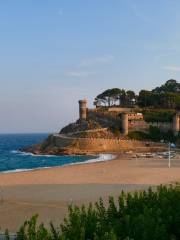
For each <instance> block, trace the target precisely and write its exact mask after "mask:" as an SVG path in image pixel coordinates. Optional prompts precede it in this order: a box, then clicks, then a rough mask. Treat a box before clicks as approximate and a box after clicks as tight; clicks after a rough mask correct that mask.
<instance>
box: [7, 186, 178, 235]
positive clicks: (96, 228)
mask: <svg viewBox="0 0 180 240" xmlns="http://www.w3.org/2000/svg"><path fill="white" fill-rule="evenodd" d="M179 226H180V186H179V185H170V186H159V187H157V189H156V190H154V191H153V190H152V189H151V188H149V190H148V191H139V192H134V193H127V194H126V193H124V192H121V194H120V196H119V198H118V201H115V200H114V198H113V197H109V204H108V206H107V207H105V205H104V203H103V200H102V199H100V200H99V202H97V203H96V204H95V205H92V204H89V206H88V207H85V206H82V207H77V206H70V207H69V215H68V218H67V219H65V220H64V222H63V223H62V225H61V230H59V229H56V228H55V227H54V226H53V225H52V224H51V227H50V228H48V229H46V228H45V227H44V225H43V224H40V225H38V224H37V216H34V217H32V219H31V220H30V221H26V222H25V223H24V224H23V226H22V227H21V228H20V230H19V231H18V237H17V240H21V239H23V240H130V239H131V240H140V239H141V240H152V239H153V240H178V239H180V227H179ZM7 234H8V232H7ZM6 239H8V238H6Z"/></svg>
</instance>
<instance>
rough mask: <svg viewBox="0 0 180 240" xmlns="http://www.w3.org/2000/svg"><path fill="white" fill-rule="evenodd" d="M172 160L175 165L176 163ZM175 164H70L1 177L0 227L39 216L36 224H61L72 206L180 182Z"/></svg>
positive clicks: (129, 159)
mask: <svg viewBox="0 0 180 240" xmlns="http://www.w3.org/2000/svg"><path fill="white" fill-rule="evenodd" d="M175 161H176V162H175ZM179 166H180V165H179V161H178V160H174V163H172V167H171V168H168V164H167V160H161V159H159V160H157V159H133V158H132V156H129V155H127V156H124V157H122V156H119V157H117V159H115V160H110V161H104V162H97V163H89V164H79V165H70V166H64V167H56V168H50V169H41V170H34V171H29V172H19V173H1V174H0V186H1V191H0V216H1V217H0V226H1V228H2V229H4V228H9V229H10V231H16V230H17V228H18V227H19V226H20V224H21V223H23V221H24V220H26V219H27V218H29V217H31V216H32V215H33V214H35V213H38V214H39V216H40V218H39V219H40V221H43V222H44V223H45V224H48V223H49V222H50V221H53V222H54V223H55V224H59V223H60V222H61V221H62V219H63V218H64V216H65V215H66V213H67V206H68V205H69V204H70V203H76V204H78V205H81V204H82V203H85V204H87V203H88V202H90V201H92V202H94V201H97V200H98V199H99V197H103V199H105V201H107V199H108V196H109V195H113V196H115V197H116V196H118V195H119V193H120V192H121V190H122V189H123V190H125V191H134V190H139V189H147V188H148V186H150V185H151V186H156V185H159V184H168V183H173V182H178V181H180V168H179Z"/></svg>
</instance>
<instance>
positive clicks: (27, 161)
mask: <svg viewBox="0 0 180 240" xmlns="http://www.w3.org/2000/svg"><path fill="white" fill-rule="evenodd" d="M47 136H48V134H0V172H18V171H28V170H32V169H38V168H49V167H55V166H63V165H67V164H78V163H84V162H86V163H91V162H96V161H105V160H109V159H112V158H113V156H112V155H110V154H100V155H99V156H50V155H45V156H44V155H38V156H37V155H33V154H29V153H24V152H20V151H19V149H21V148H23V147H26V146H29V145H32V144H36V143H40V142H42V141H43V140H44V139H45V138H46V137H47Z"/></svg>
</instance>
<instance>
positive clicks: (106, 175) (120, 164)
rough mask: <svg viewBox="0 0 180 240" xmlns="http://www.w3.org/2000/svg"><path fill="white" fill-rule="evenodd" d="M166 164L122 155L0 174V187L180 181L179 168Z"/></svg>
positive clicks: (164, 161)
mask: <svg viewBox="0 0 180 240" xmlns="http://www.w3.org/2000/svg"><path fill="white" fill-rule="evenodd" d="M90 161H91V160H90ZM173 161H174V160H173ZM167 163H168V162H167V159H165V160H162V159H149V158H148V159H138V158H137V159H134V158H133V155H132V154H122V153H119V154H117V155H116V158H115V159H113V160H112V161H111V160H106V161H95V162H90V163H88V162H83V163H76V164H67V165H63V166H60V167H59V166H56V167H50V168H41V169H33V170H30V171H21V172H6V173H2V172H1V173H0V185H1V186H13V185H37V184H45V185H46V184H50V185H51V184H148V185H158V184H167V183H171V182H177V181H180V165H177V166H173V165H172V168H168V164H167ZM178 164H179V162H178Z"/></svg>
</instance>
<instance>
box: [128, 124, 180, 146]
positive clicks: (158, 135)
mask: <svg viewBox="0 0 180 240" xmlns="http://www.w3.org/2000/svg"><path fill="white" fill-rule="evenodd" d="M128 137H129V138H131V139H136V140H151V141H154V142H157V141H160V140H164V141H167V142H176V141H177V140H178V139H179V136H174V133H173V131H171V130H169V131H167V132H164V131H161V130H160V129H159V128H158V127H155V126H152V125H150V126H149V129H148V132H141V131H133V132H130V133H129V134H128Z"/></svg>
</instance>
